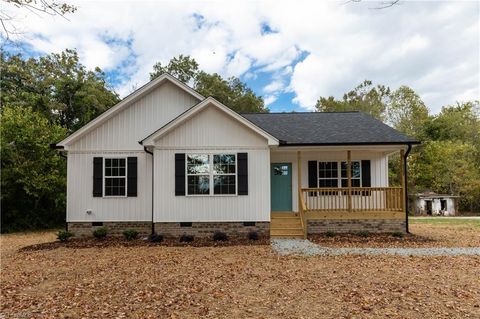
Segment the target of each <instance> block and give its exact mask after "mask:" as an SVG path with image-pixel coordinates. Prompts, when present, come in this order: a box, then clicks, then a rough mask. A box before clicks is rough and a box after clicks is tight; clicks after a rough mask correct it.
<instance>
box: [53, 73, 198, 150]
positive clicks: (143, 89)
mask: <svg viewBox="0 0 480 319" xmlns="http://www.w3.org/2000/svg"><path fill="white" fill-rule="evenodd" d="M166 81H169V82H170V83H173V84H175V85H176V86H177V87H178V88H180V89H182V90H184V91H185V92H187V93H189V94H191V95H192V96H194V97H195V98H197V99H198V100H199V101H202V100H204V99H205V97H203V96H202V95H201V94H200V93H198V92H197V91H195V90H194V89H192V88H191V87H189V86H188V85H186V84H184V83H183V82H181V81H179V80H177V79H176V78H174V77H173V76H171V75H170V74H168V73H164V74H162V75H161V76H159V77H158V78H156V79H154V80H152V81H150V82H148V83H147V84H145V85H144V86H142V87H141V88H139V89H138V90H136V91H134V92H133V93H131V94H130V95H128V96H127V97H125V98H124V99H123V100H121V101H120V102H118V103H117V104H116V105H114V106H112V107H111V108H109V109H108V110H107V111H105V112H103V113H102V114H100V115H99V116H98V117H96V118H95V119H93V120H92V121H90V122H88V123H87V124H85V125H84V126H82V127H81V128H80V129H79V130H77V131H76V132H74V133H72V134H71V135H69V136H68V137H67V138H65V139H64V140H63V141H61V142H60V143H57V145H58V146H63V147H65V146H68V145H69V144H71V143H72V142H74V141H76V140H78V139H79V138H80V137H82V136H83V135H85V134H86V133H88V132H90V131H91V130H93V129H94V128H96V127H98V126H99V125H101V124H102V123H104V122H105V121H107V120H108V119H110V118H112V117H113V116H115V115H116V114H117V113H119V112H120V111H122V110H123V109H124V108H126V107H127V106H128V105H129V104H131V103H133V102H135V101H137V100H138V99H140V98H141V97H143V96H144V95H145V94H147V93H148V92H150V91H151V90H153V89H154V88H156V87H158V86H160V85H162V84H163V83H165V82H166Z"/></svg>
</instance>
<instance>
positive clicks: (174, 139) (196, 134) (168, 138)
mask: <svg viewBox="0 0 480 319" xmlns="http://www.w3.org/2000/svg"><path fill="white" fill-rule="evenodd" d="M155 145H156V146H158V147H182V148H183V147H186V148H195V147H199V146H200V147H201V146H210V147H226V148H229V147H236V146H240V147H246V146H266V145H267V139H266V138H264V137H263V136H260V135H259V134H257V133H255V132H253V131H252V130H250V129H249V128H247V127H246V126H244V125H242V124H240V123H239V122H238V121H235V120H234V119H232V118H231V117H229V116H228V115H226V114H225V113H223V112H221V111H219V110H218V109H216V108H215V107H214V106H207V107H206V108H205V109H203V110H202V111H200V112H199V113H198V114H196V116H194V117H192V118H190V119H188V120H186V121H185V122H183V123H182V124H180V125H179V126H177V127H176V128H175V129H173V130H172V131H170V132H168V133H167V134H165V135H164V136H161V137H160V138H158V139H157V140H155Z"/></svg>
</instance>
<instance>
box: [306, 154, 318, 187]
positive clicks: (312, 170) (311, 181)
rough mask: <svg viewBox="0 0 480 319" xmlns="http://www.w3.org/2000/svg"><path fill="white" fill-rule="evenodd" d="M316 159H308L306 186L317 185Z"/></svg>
mask: <svg viewBox="0 0 480 319" xmlns="http://www.w3.org/2000/svg"><path fill="white" fill-rule="evenodd" d="M317 169H318V166H317V161H308V187H310V188H316V187H318V171H317Z"/></svg>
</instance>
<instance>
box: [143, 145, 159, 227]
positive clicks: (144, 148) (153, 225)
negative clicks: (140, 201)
mask: <svg viewBox="0 0 480 319" xmlns="http://www.w3.org/2000/svg"><path fill="white" fill-rule="evenodd" d="M139 143H140V144H142V142H139ZM143 150H144V151H145V153H148V154H150V155H152V235H153V234H154V233H155V223H154V220H153V194H154V192H153V184H154V183H153V174H154V172H155V170H154V169H153V168H154V166H153V165H155V163H154V160H153V152H150V151H149V150H148V149H147V147H146V146H144V147H143Z"/></svg>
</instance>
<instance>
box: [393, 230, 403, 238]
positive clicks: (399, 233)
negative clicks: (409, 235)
mask: <svg viewBox="0 0 480 319" xmlns="http://www.w3.org/2000/svg"><path fill="white" fill-rule="evenodd" d="M392 236H393V237H398V238H403V236H405V234H404V233H403V232H401V231H396V232H394V233H392Z"/></svg>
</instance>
